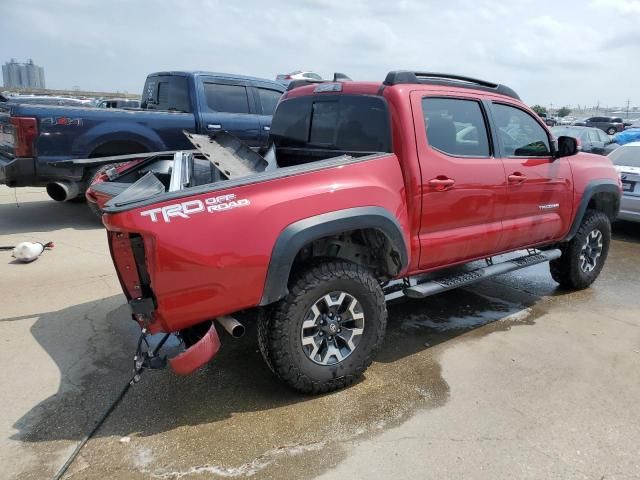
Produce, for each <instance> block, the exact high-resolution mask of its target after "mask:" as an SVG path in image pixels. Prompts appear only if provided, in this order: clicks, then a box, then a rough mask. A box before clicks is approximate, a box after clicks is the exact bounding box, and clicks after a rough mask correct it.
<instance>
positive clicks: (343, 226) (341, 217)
mask: <svg viewBox="0 0 640 480" xmlns="http://www.w3.org/2000/svg"><path fill="white" fill-rule="evenodd" d="M363 228H373V229H376V230H379V231H380V232H382V233H383V234H384V235H385V236H386V237H387V239H388V240H389V242H391V244H392V245H393V246H394V249H395V250H396V251H397V252H398V254H399V255H400V263H401V267H400V271H402V270H404V269H405V268H406V267H407V265H408V263H409V259H408V249H407V243H406V240H405V237H404V234H403V233H402V228H401V227H400V224H399V223H398V221H397V219H396V218H395V217H394V216H393V215H392V214H391V213H390V212H389V211H388V210H386V209H385V208H382V207H355V208H348V209H345V210H338V211H335V212H328V213H323V214H321V215H316V216H313V217H309V218H305V219H303V220H299V221H297V222H294V223H292V224H290V225H289V226H287V227H286V228H285V229H284V230H282V232H280V235H279V236H278V238H277V240H276V242H275V245H274V247H273V250H272V253H271V259H270V261H269V267H268V270H267V278H266V280H265V284H264V289H263V292H262V299H261V301H260V305H268V304H270V303H273V302H276V301H277V300H280V299H281V298H283V297H284V296H285V295H287V293H288V292H289V290H288V288H287V282H288V280H289V275H290V274H291V267H292V266H293V261H294V259H295V257H296V255H297V254H298V252H299V251H300V250H301V249H302V247H304V246H305V245H307V244H308V243H309V242H312V241H314V240H317V239H319V238H322V237H326V236H330V235H337V234H339V233H342V232H348V231H351V230H359V229H363Z"/></svg>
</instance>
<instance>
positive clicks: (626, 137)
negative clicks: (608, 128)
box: [613, 127, 640, 145]
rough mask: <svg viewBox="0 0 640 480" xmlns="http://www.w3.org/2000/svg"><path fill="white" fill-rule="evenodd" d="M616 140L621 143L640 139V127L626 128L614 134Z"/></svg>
mask: <svg viewBox="0 0 640 480" xmlns="http://www.w3.org/2000/svg"><path fill="white" fill-rule="evenodd" d="M613 139H614V141H615V142H616V143H617V144H619V145H624V144H627V143H631V142H639V141H640V127H630V128H626V129H625V130H624V131H622V132H618V133H616V134H615V135H614V136H613Z"/></svg>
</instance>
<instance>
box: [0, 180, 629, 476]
mask: <svg viewBox="0 0 640 480" xmlns="http://www.w3.org/2000/svg"><path fill="white" fill-rule="evenodd" d="M17 195H18V204H19V205H20V207H16V204H15V199H14V191H12V190H9V189H6V188H5V187H0V244H3V245H4V244H12V243H16V242H18V241H23V240H30V241H48V240H53V241H54V242H55V243H56V247H55V248H54V249H53V250H51V251H48V252H45V253H44V255H43V256H42V257H41V258H40V259H38V260H37V261H36V262H35V263H33V264H29V265H19V264H15V263H11V262H10V258H9V255H8V254H7V253H6V252H0V253H1V254H2V255H3V256H4V260H1V259H0V260H1V261H0V282H1V284H2V291H3V292H5V295H4V299H3V304H2V307H1V309H0V339H2V344H3V349H1V351H0V361H2V363H3V364H4V368H3V370H2V372H1V373H0V385H2V390H1V393H0V402H1V404H2V405H3V406H5V408H4V409H3V412H2V413H0V466H1V467H2V468H0V478H16V479H40V478H50V477H51V476H52V475H53V474H54V473H55V471H56V470H57V468H58V467H59V466H60V465H61V464H62V463H63V462H64V460H65V458H66V456H67V455H68V454H69V453H70V452H71V451H72V450H73V448H74V447H75V445H76V444H77V442H78V441H80V439H81V438H82V437H83V435H84V434H85V433H86V432H87V431H88V430H89V429H90V428H91V426H92V425H93V422H95V421H96V420H97V419H98V418H99V417H100V416H101V415H102V413H103V412H104V411H105V410H106V409H107V408H108V406H109V404H110V403H111V402H112V401H113V399H115V397H116V396H117V394H118V392H119V391H120V389H121V388H122V387H123V386H124V384H125V383H126V382H127V380H128V379H129V377H130V370H131V367H132V364H131V355H132V352H133V349H134V346H135V341H136V339H137V328H136V327H135V325H134V324H133V322H131V320H130V319H129V318H128V315H127V310H126V308H125V302H124V296H123V295H122V294H121V293H120V287H119V285H118V282H117V279H116V277H115V272H114V271H113V267H112V265H111V261H110V258H109V255H108V249H107V245H106V239H105V235H104V231H103V230H102V229H101V226H100V224H99V223H97V222H96V221H95V220H94V219H93V218H92V217H91V214H90V213H89V212H88V210H87V209H86V207H85V206H84V205H81V204H55V203H54V202H51V201H48V200H46V197H45V196H44V195H43V193H42V191H41V190H40V189H24V190H18V192H17ZM614 238H615V240H614V242H613V245H612V249H611V252H610V257H609V260H608V263H607V265H606V267H605V269H604V271H603V274H602V276H601V278H600V279H599V280H598V281H597V282H596V284H595V285H594V286H593V287H592V288H590V289H587V290H585V291H582V292H576V293H568V292H563V291H561V290H559V289H557V287H556V284H555V283H554V282H553V281H552V280H551V278H550V276H549V273H548V267H547V266H546V265H540V266H536V267H531V268H528V269H525V270H521V271H518V272H515V273H513V274H510V275H505V276H502V277H498V278H496V279H494V280H489V281H486V282H484V283H482V284H478V285H477V286H474V287H473V288H467V289H461V290H456V291H451V292H447V293H445V294H442V295H439V296H436V297H432V298H430V299H427V300H421V301H416V300H407V299H402V300H396V301H394V302H391V303H390V304H389V324H388V330H387V336H386V340H385V344H384V346H383V348H382V350H381V351H380V353H379V354H378V356H377V358H376V361H375V362H374V364H373V365H372V367H371V368H370V369H369V370H368V371H367V373H366V375H365V377H364V378H363V380H362V381H361V382H359V383H358V384H356V385H354V386H352V387H351V388H348V389H346V390H343V391H339V392H335V393H331V394H327V395H322V396H315V397H313V396H306V395H301V394H298V393H295V392H292V391H291V390H289V389H287V388H286V387H285V386H283V385H282V384H281V383H279V382H278V381H277V380H276V379H275V378H274V377H273V376H272V374H271V373H270V371H269V370H268V368H267V367H266V365H265V364H264V363H263V361H262V358H261V356H260V353H259V352H258V348H257V342H256V338H255V321H254V318H253V317H252V316H251V315H246V316H245V317H244V318H243V320H244V321H245V322H246V323H245V324H246V326H247V327H248V332H247V334H246V335H245V337H244V338H242V339H239V340H236V339H232V338H231V337H230V336H229V335H227V334H226V333H222V341H223V348H222V350H221V351H220V353H219V354H218V356H217V357H216V359H215V360H214V361H213V362H212V363H211V364H210V365H208V366H207V367H205V368H203V369H201V370H200V371H198V372H197V373H196V374H194V375H192V376H188V377H178V376H176V375H174V374H172V373H171V372H169V371H152V372H146V373H145V374H144V375H143V377H142V379H141V381H140V383H138V384H137V385H135V386H134V387H132V389H131V390H130V391H129V392H128V394H127V395H126V396H125V398H124V400H123V401H122V403H121V404H120V405H119V406H118V407H117V409H116V410H115V411H114V412H113V414H112V415H111V416H110V417H109V419H108V420H107V421H106V422H105V424H104V425H103V426H102V428H100V429H99V430H98V432H97V434H96V436H95V437H94V438H93V439H92V440H90V441H89V443H88V444H87V445H86V447H85V448H84V449H83V451H82V453H81V454H80V456H79V457H78V458H77V459H76V461H75V462H74V464H73V465H72V467H71V468H70V469H69V471H68V473H67V475H66V477H65V478H87V479H92V478H96V479H97V478H100V479H103V478H115V479H120V478H122V479H138V478H140V479H149V478H160V479H179V478H186V479H190V478H198V479H206V478H225V477H238V478H243V477H248V476H251V477H252V478H274V479H282V478H301V479H304V478H315V477H317V476H323V477H324V478H338V477H340V478H344V477H345V476H346V477H351V478H388V477H390V476H398V477H400V478H425V477H427V476H430V475H429V473H431V474H432V475H433V477H435V478H442V477H443V476H450V477H454V478H460V477H464V478H552V477H557V478H640V447H639V446H640V429H639V428H638V427H637V425H638V419H639V418H640V402H638V401H637V399H638V398H640V382H639V381H638V380H639V379H640V375H639V374H638V372H639V371H640V368H639V367H640V295H639V293H640V289H639V288H638V285H639V284H640V273H639V272H640V228H639V226H638V225H633V224H620V225H616V228H615V234H614ZM7 292H11V293H10V294H7ZM576 452H578V453H576Z"/></svg>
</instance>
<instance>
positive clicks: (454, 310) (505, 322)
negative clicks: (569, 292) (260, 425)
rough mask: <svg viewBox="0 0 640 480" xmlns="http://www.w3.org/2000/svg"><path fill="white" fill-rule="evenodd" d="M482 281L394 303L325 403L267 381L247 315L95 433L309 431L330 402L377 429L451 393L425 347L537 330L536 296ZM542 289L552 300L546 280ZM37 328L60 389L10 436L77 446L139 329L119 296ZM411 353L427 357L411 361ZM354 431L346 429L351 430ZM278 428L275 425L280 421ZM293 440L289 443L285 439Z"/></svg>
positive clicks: (104, 403)
mask: <svg viewBox="0 0 640 480" xmlns="http://www.w3.org/2000/svg"><path fill="white" fill-rule="evenodd" d="M486 283H487V285H485V286H484V287H479V288H478V289H475V288H474V289H473V290H471V289H463V290H457V291H452V292H447V293H444V294H441V295H439V296H437V297H432V298H431V299H427V300H420V301H417V300H397V301H395V302H392V303H390V305H389V322H388V329H387V337H386V340H385V343H384V345H383V347H382V349H381V351H380V352H379V353H378V356H377V358H376V363H374V365H373V366H372V367H371V369H370V370H369V371H368V372H367V374H366V377H365V381H364V382H361V383H360V384H358V385H355V386H353V387H352V388H349V389H346V390H344V391H341V392H337V393H333V394H328V395H324V396H319V397H312V396H306V395H301V394H298V393H296V392H294V391H292V390H290V389H288V388H286V386H284V385H283V384H282V383H280V382H279V381H278V380H277V379H276V378H275V377H274V376H273V375H272V373H271V372H270V371H269V369H268V368H267V366H266V365H265V363H264V362H263V360H262V357H261V355H260V353H259V351H258V346H257V341H256V332H255V316H254V315H252V314H248V315H247V316H246V317H245V318H243V320H244V322H245V324H246V325H247V327H248V332H247V334H246V335H245V337H243V338H242V339H239V340H236V339H232V338H231V337H230V336H229V335H227V334H226V332H223V331H221V330H222V329H219V331H220V332H221V339H222V342H223V348H222V349H221V351H220V353H219V354H218V356H217V357H216V358H215V359H214V360H213V361H212V362H211V364H210V365H208V366H206V367H204V368H202V369H201V370H200V371H198V372H197V373H195V374H193V375H191V376H187V377H180V376H177V375H175V374H173V373H172V372H170V371H167V370H162V371H149V372H145V374H144V375H143V377H142V380H141V381H140V383H139V384H137V385H135V386H133V387H132V388H131V389H130V390H129V392H128V394H127V395H126V397H125V398H124V400H123V401H122V403H121V404H120V405H119V406H118V408H117V409H116V410H115V411H114V413H113V414H112V415H111V417H110V418H109V420H108V421H107V422H106V423H105V425H104V426H103V427H102V428H101V429H100V430H99V431H98V432H97V435H96V436H97V437H108V436H125V435H131V434H132V432H134V433H135V434H136V435H138V436H141V437H144V436H151V435H155V434H158V433H162V432H167V431H171V430H174V429H176V428H178V427H182V426H194V425H208V424H216V423H218V424H220V428H222V429H223V430H224V431H227V434H228V435H232V434H233V432H234V431H235V430H234V427H233V422H230V421H227V420H230V419H232V417H234V416H235V419H238V416H237V414H241V413H244V412H252V413H255V414H256V415H258V420H255V419H254V420H252V421H254V422H256V421H258V422H266V423H267V424H268V423H269V422H278V421H279V420H278V418H282V415H283V411H284V412H286V414H287V418H298V419H299V422H301V424H304V423H305V422H306V421H309V422H311V421H312V420H307V417H309V412H308V411H307V410H308V409H310V408H312V409H313V410H314V411H315V412H316V414H320V416H322V415H325V416H326V417H327V418H330V417H331V416H332V415H335V413H334V412H333V410H332V408H333V407H332V406H331V405H332V404H334V402H335V399H339V401H340V402H341V404H342V403H344V404H345V405H349V404H354V405H355V404H357V405H358V411H359V412H361V413H360V415H366V422H378V421H379V420H380V418H378V417H383V416H384V415H386V414H385V413H384V412H385V411H386V410H383V408H390V407H389V405H392V406H393V408H394V411H402V412H405V414H409V413H410V411H412V410H413V409H415V408H418V406H426V407H429V406H437V405H441V404H443V403H444V402H446V399H447V398H448V386H447V384H446V382H445V380H444V379H443V378H442V376H441V374H440V368H439V364H438V363H437V356H436V355H431V354H430V353H429V349H430V347H433V346H435V345H438V344H440V343H443V342H447V341H451V340H453V339H455V338H456V337H459V336H461V335H469V334H472V333H471V332H472V331H476V329H479V327H483V326H486V325H487V324H491V326H488V327H485V328H483V329H481V330H482V333H479V335H483V334H486V333H490V332H493V331H496V330H504V329H508V328H511V327H512V326H514V325H522V324H531V323H533V319H534V318H535V316H536V315H537V314H538V313H540V312H539V311H537V310H536V309H537V308H538V307H536V306H535V304H536V302H537V300H538V299H539V298H540V297H539V296H537V295H534V294H530V293H523V292H521V291H519V290H516V289H513V288H510V287H505V286H503V285H501V284H498V283H493V282H486ZM547 288H548V289H551V290H550V292H551V294H554V293H556V292H555V291H554V290H553V288H555V287H553V286H549V282H547ZM496 297H500V298H496ZM532 306H533V308H531V307H532ZM538 310H539V309H538ZM32 317H33V315H32V316H29V318H32ZM24 318H26V317H24ZM21 320H22V318H20V317H16V318H7V319H3V320H0V321H2V322H10V321H21ZM481 330H477V331H478V332H480V331H481ZM31 333H32V334H33V336H34V338H35V340H36V341H37V342H38V343H39V344H40V346H41V347H42V348H43V349H44V350H45V351H46V352H47V353H48V355H49V356H50V357H51V359H52V360H53V362H55V363H56V366H57V367H58V369H59V370H60V372H61V383H60V386H59V389H58V391H57V392H56V393H55V394H54V395H52V396H50V397H49V398H47V399H45V400H43V401H42V402H40V403H39V404H38V405H36V406H34V407H33V408H31V410H30V411H29V412H28V413H26V414H25V415H24V416H23V417H22V418H20V419H19V420H18V421H17V422H16V423H15V424H14V428H16V429H17V430H18V432H17V433H16V434H15V435H14V436H13V437H12V438H13V439H14V440H20V441H22V442H48V441H54V440H61V439H64V440H79V439H80V438H82V436H83V435H84V434H85V433H86V432H87V431H88V430H89V429H90V428H91V426H92V425H93V423H94V422H95V421H96V420H97V419H98V418H99V417H100V416H101V414H102V413H103V412H104V411H105V410H106V409H107V408H108V406H109V405H110V404H111V402H112V401H113V400H114V399H115V398H116V396H117V394H118V392H119V391H120V389H121V388H122V387H123V386H124V385H125V383H126V382H127V381H128V379H129V378H130V375H131V368H132V361H131V356H132V355H133V351H134V348H135V342H136V340H137V335H138V328H137V326H136V325H135V324H134V323H133V322H132V321H131V320H130V318H129V316H128V310H127V307H126V305H124V302H123V297H122V296H120V295H116V296H113V297H108V298H104V299H102V300H99V301H97V302H89V303H85V304H81V305H76V306H73V307H69V308H66V309H63V310H60V311H56V312H46V313H42V314H40V315H38V320H37V321H36V322H35V323H34V325H33V326H32V328H31ZM414 354H418V355H421V357H419V358H418V359H417V360H416V358H414V357H413V355H414ZM410 371H411V372H413V373H411V372H410ZM367 377H368V378H367ZM367 380H368V381H367ZM416 392H418V393H416ZM420 392H422V393H420ZM424 392H431V393H429V394H428V395H427V394H425V393H424ZM333 396H337V397H334V399H333V400H332V397H333ZM381 399H382V400H381ZM425 399H427V400H425ZM425 402H426V403H425ZM274 410H276V411H278V414H277V416H276V417H272V415H269V414H268V412H269V411H274ZM261 412H267V413H264V414H263V413H261ZM365 412H367V413H366V414H365ZM254 416H255V415H254ZM312 417H313V418H317V415H313V416H312ZM240 418H242V416H240ZM309 418H311V417H309ZM362 421H363V422H364V421H365V420H362ZM329 423H330V422H329ZM358 425H360V424H358ZM358 425H355V424H354V425H352V426H351V427H353V429H354V431H355V429H356V427H358ZM344 427H345V428H347V429H348V428H349V427H350V426H349V425H344ZM360 427H361V426H360ZM360 427H358V428H360ZM273 428H274V429H278V428H280V426H279V425H277V424H274V426H273ZM293 440H294V441H295V438H294V439H293ZM278 441H280V440H278ZM287 441H290V439H284V440H281V441H280V442H281V443H282V442H284V443H286V442H287Z"/></svg>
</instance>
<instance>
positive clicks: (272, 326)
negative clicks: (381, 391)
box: [258, 260, 387, 393]
mask: <svg viewBox="0 0 640 480" xmlns="http://www.w3.org/2000/svg"><path fill="white" fill-rule="evenodd" d="M336 291H340V292H347V293H348V294H349V295H352V296H353V297H354V298H356V299H357V300H358V302H359V303H360V305H361V307H362V311H363V313H364V315H365V324H364V331H363V333H362V338H361V340H359V343H358V345H357V346H356V348H355V349H353V351H352V353H351V354H349V355H348V356H347V357H346V358H344V360H342V361H340V362H337V363H335V364H333V365H320V364H317V363H314V362H313V361H312V360H311V359H310V358H309V357H308V356H307V354H306V353H305V351H304V349H303V346H302V340H301V329H302V323H303V321H304V319H305V315H306V314H307V312H308V311H309V309H310V308H311V307H312V306H313V305H314V302H316V301H317V300H318V299H319V298H321V297H323V296H324V295H326V294H328V293H331V292H336ZM386 325H387V307H386V304H385V299H384V294H383V292H382V288H381V287H380V284H379V283H378V282H377V281H376V279H375V278H374V277H373V276H372V275H371V273H370V272H369V271H368V270H366V269H365V268H363V267H361V266H359V265H356V264H353V263H350V262H346V261H334V260H328V261H326V262H324V263H321V264H318V265H315V266H310V267H308V268H306V269H303V270H301V271H300V272H297V273H294V275H293V277H292V279H291V281H290V283H289V293H288V294H287V296H286V297H285V298H283V299H282V300H280V301H278V302H277V303H275V304H274V305H272V306H270V307H268V309H267V310H266V311H265V312H263V314H262V315H261V316H260V317H259V321H258V345H259V347H260V351H261V352H262V356H263V357H264V359H265V361H266V363H267V365H268V366H269V368H270V369H271V371H272V372H273V373H274V374H275V375H276V376H277V377H278V378H280V379H281V380H282V381H284V382H285V383H287V384H288V385H289V386H291V387H292V388H293V389H295V390H298V391H300V392H304V393H323V392H330V391H333V390H337V389H340V388H344V387H346V386H348V385H351V384H352V383H353V382H355V381H356V380H357V379H358V377H360V376H361V375H362V374H363V373H364V371H365V370H366V369H367V367H369V365H371V362H372V361H373V357H374V356H375V354H376V352H377V351H378V349H379V347H380V345H381V344H382V341H383V339H384V333H385V329H386Z"/></svg>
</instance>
